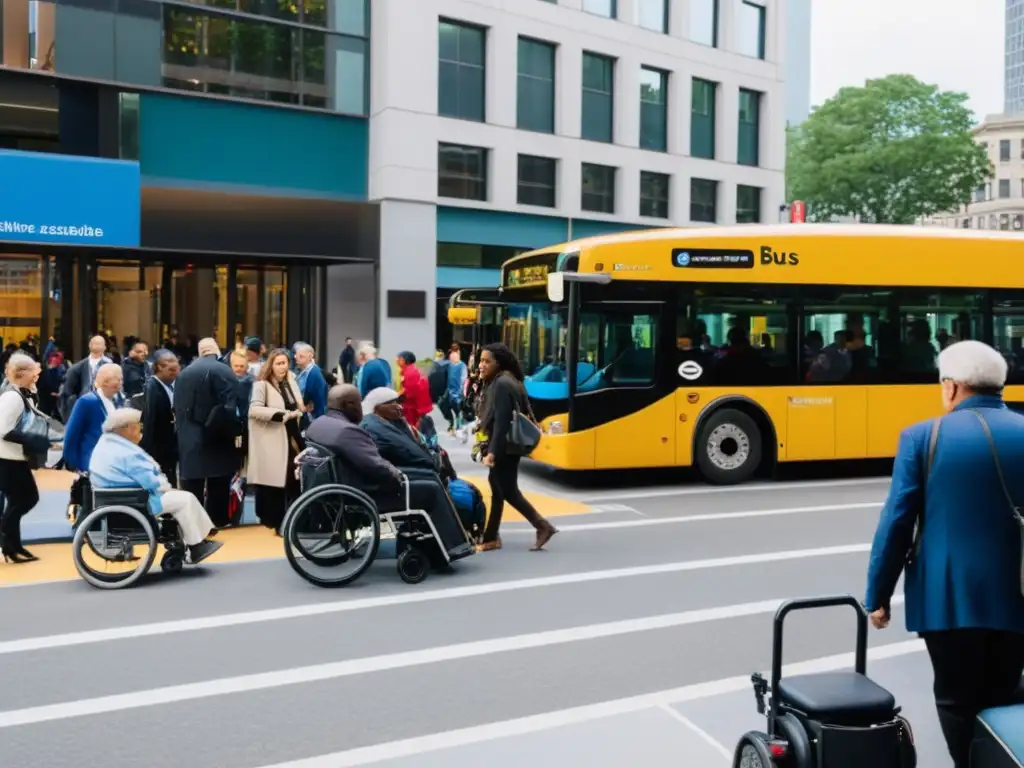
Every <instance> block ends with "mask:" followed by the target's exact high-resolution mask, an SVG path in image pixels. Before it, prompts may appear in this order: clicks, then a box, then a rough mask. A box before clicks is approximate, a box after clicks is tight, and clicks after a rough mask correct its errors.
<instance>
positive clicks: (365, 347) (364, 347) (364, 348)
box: [356, 341, 377, 357]
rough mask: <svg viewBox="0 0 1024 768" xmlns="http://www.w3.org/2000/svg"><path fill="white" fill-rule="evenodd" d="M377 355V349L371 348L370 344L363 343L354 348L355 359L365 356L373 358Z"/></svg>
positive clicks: (367, 342) (371, 344)
mask: <svg viewBox="0 0 1024 768" xmlns="http://www.w3.org/2000/svg"><path fill="white" fill-rule="evenodd" d="M376 354H377V348H376V347H375V346H373V343H372V342H369V341H364V342H361V343H360V344H359V346H358V347H357V348H356V357H359V356H361V355H366V356H367V357H374V356H376Z"/></svg>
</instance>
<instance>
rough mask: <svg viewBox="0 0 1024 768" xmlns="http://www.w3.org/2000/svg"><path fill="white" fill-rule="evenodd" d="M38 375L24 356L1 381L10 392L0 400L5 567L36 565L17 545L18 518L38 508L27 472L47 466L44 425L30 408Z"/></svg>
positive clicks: (0, 523) (0, 526) (0, 539)
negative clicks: (30, 563)
mask: <svg viewBox="0 0 1024 768" xmlns="http://www.w3.org/2000/svg"><path fill="white" fill-rule="evenodd" d="M40 370H41V369H40V367H39V363H37V362H36V361H35V360H33V359H32V358H31V357H29V356H28V355H26V354H23V353H15V354H13V355H11V358H10V360H8V362H7V371H6V376H7V381H9V382H10V383H11V385H12V386H11V388H10V389H8V390H7V391H5V392H4V393H3V394H2V395H0V435H2V436H3V437H2V438H0V493H2V494H3V495H4V499H5V509H4V511H3V517H2V519H0V553H2V554H3V558H4V562H8V563H27V562H31V561H32V560H38V559H39V558H37V557H36V556H35V555H33V554H32V553H31V552H29V551H28V550H27V549H25V547H23V546H22V544H21V518H23V517H24V516H25V515H26V514H28V513H29V512H30V511H32V508H33V507H35V505H36V504H38V503H39V488H37V487H36V479H35V477H34V476H33V475H32V470H33V469H34V468H36V467H39V466H42V465H43V464H44V463H45V462H46V453H47V451H48V450H49V448H50V434H49V422H48V420H47V419H46V417H45V416H43V414H42V413H40V412H39V411H38V410H37V409H36V407H35V399H36V395H35V392H34V391H33V388H34V386H35V383H36V380H37V379H38V378H39V373H40Z"/></svg>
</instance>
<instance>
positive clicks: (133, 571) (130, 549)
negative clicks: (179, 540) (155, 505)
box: [71, 506, 157, 589]
mask: <svg viewBox="0 0 1024 768" xmlns="http://www.w3.org/2000/svg"><path fill="white" fill-rule="evenodd" d="M156 549H157V541H156V531H155V529H154V526H153V523H152V521H151V520H150V518H149V515H147V514H144V513H142V512H140V511H139V510H137V509H132V508H131V507H124V506H110V507H101V508H100V509H97V510H94V511H93V512H90V513H89V515H88V516H86V518H85V519H84V520H82V521H81V522H80V523H79V525H78V528H77V529H76V530H75V537H74V539H73V540H72V544H71V554H72V557H73V558H74V561H75V569H76V570H77V571H78V574H79V575H80V576H81V577H82V578H83V579H84V580H85V581H86V582H87V583H88V584H91V585H92V586H94V587H96V588H97V589H124V588H125V587H130V586H132V585H133V584H135V583H136V582H137V581H138V580H139V579H141V578H142V577H143V576H145V575H146V573H147V572H148V571H149V569H150V568H152V566H153V560H154V559H155V558H156Z"/></svg>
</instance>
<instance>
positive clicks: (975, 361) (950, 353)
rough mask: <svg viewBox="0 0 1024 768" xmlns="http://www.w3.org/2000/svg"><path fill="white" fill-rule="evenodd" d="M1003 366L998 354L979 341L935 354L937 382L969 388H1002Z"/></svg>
mask: <svg viewBox="0 0 1024 768" xmlns="http://www.w3.org/2000/svg"><path fill="white" fill-rule="evenodd" d="M1007 367H1008V366H1007V364H1006V359H1005V358H1004V357H1003V356H1002V355H1001V354H1000V353H999V352H997V351H996V350H994V349H992V347H990V346H989V345H988V344H983V343H981V342H980V341H958V342H957V343H956V344H950V345H949V346H948V347H946V348H945V349H944V350H942V352H940V353H939V379H940V380H946V379H949V380H950V381H955V382H956V383H957V384H963V385H964V386H965V387H970V388H971V389H1002V388H1003V385H1004V384H1006V373H1007Z"/></svg>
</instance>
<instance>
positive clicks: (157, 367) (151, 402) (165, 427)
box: [139, 349, 181, 488]
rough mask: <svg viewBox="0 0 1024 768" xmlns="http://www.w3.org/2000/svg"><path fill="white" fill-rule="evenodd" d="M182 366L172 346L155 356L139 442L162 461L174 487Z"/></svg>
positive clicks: (176, 484) (161, 464) (159, 462)
mask: <svg viewBox="0 0 1024 768" xmlns="http://www.w3.org/2000/svg"><path fill="white" fill-rule="evenodd" d="M180 371H181V366H180V365H179V363H178V358H177V356H176V355H175V354H174V353H173V352H171V351H170V350H169V349H159V350H157V351H156V354H155V356H154V359H153V376H152V377H151V378H150V379H149V381H147V382H146V389H145V397H144V399H143V407H142V442H141V443H139V445H140V446H141V447H142V450H144V451H145V452H146V453H148V454H149V455H150V456H152V457H153V459H154V460H155V461H156V463H157V464H159V465H160V471H161V472H163V473H164V475H166V476H167V482H169V483H170V484H171V486H172V487H174V488H177V487H178V437H177V434H176V433H175V431H174V380H175V379H176V378H178V373H179V372H180Z"/></svg>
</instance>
